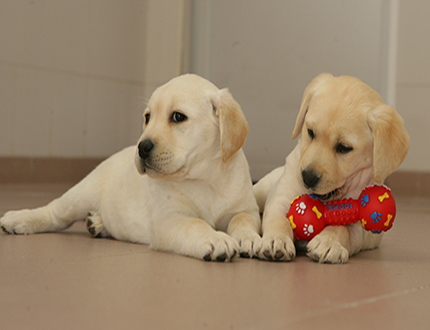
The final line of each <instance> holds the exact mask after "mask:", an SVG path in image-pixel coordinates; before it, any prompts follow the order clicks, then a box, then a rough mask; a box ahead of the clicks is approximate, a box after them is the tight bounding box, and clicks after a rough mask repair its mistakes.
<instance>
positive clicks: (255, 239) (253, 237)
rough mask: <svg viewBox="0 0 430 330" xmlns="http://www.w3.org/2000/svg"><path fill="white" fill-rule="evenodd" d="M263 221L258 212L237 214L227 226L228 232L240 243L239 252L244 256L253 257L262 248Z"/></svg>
mask: <svg viewBox="0 0 430 330" xmlns="http://www.w3.org/2000/svg"><path fill="white" fill-rule="evenodd" d="M260 231H261V221H260V217H259V215H258V214H255V215H254V216H253V215H251V214H249V213H239V214H237V215H235V216H234V217H233V218H232V219H231V221H230V223H229V225H228V228H227V233H228V234H229V235H230V236H231V237H233V238H234V239H236V241H238V243H239V254H240V256H241V257H242V258H252V257H256V256H257V255H258V252H259V251H260V249H261V237H260Z"/></svg>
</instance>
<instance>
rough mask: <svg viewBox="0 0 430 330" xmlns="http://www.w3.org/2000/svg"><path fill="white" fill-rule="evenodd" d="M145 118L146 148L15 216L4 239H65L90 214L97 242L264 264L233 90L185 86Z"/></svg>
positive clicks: (177, 85)
mask: <svg viewBox="0 0 430 330" xmlns="http://www.w3.org/2000/svg"><path fill="white" fill-rule="evenodd" d="M143 116H144V125H143V134H142V136H141V138H140V140H139V142H138V145H137V147H129V148H126V149H124V150H122V151H120V152H118V153H117V154H115V155H113V156H111V157H110V158H108V159H107V160H106V161H104V162H103V163H101V164H100V165H99V166H98V167H97V168H96V169H95V170H94V171H93V172H91V173H90V174H89V175H88V176H87V177H86V178H84V179H83V180H82V181H81V182H80V183H78V184H77V185H76V186H74V187H72V188H71V189H70V190H69V191H68V192H66V193H65V194H64V195H63V196H62V197H60V198H58V199H56V200H54V201H52V202H51V203H49V204H48V205H46V206H44V207H41V208H38V209H34V210H21V211H11V212H8V213H6V214H5V215H4V216H3V217H2V218H1V219H0V225H1V227H2V228H3V230H4V231H5V232H7V233H13V234H33V233H40V232H54V231H60V230H63V229H65V228H67V227H69V226H70V225H72V224H73V223H74V222H75V221H77V220H83V219H85V218H86V217H87V215H88V214H89V212H90V215H89V216H88V218H87V227H88V230H89V231H90V233H91V234H93V236H95V237H113V238H116V239H118V240H124V241H130V242H136V243H147V244H150V246H151V248H153V249H158V250H163V251H170V252H174V253H178V254H182V255H187V256H191V257H195V258H200V259H204V260H207V261H209V260H216V261H225V260H227V261H228V260H231V259H232V258H233V257H234V256H235V255H236V253H237V252H239V253H240V255H241V256H244V257H252V256H254V255H255V254H256V249H258V247H259V243H260V242H261V237H260V236H259V232H260V216H259V213H258V206H257V203H256V201H255V198H254V195H253V191H252V183H251V178H250V174H249V168H248V163H247V161H246V159H245V155H244V153H243V151H242V149H241V147H242V145H243V143H244V142H245V138H246V135H247V133H248V124H247V122H246V120H245V117H244V116H243V113H242V111H241V109H240V106H239V105H238V104H237V103H236V101H235V100H234V99H233V98H232V96H231V95H230V93H229V92H228V90H227V89H222V90H219V89H218V88H217V87H216V86H214V85H213V84H212V83H210V82H209V81H207V80H205V79H203V78H201V77H198V76H196V75H184V76H180V77H177V78H174V79H172V80H171V81H170V82H168V83H166V84H165V85H163V86H161V87H159V88H158V89H157V90H155V92H154V93H153V94H152V96H151V99H150V101H149V104H148V107H147V108H146V109H145V111H144V114H143ZM227 234H228V235H227Z"/></svg>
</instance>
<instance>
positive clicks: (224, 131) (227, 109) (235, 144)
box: [212, 88, 249, 163]
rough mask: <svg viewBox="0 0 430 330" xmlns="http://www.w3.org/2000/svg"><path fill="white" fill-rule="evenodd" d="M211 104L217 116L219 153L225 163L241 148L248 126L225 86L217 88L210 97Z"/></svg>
mask: <svg viewBox="0 0 430 330" xmlns="http://www.w3.org/2000/svg"><path fill="white" fill-rule="evenodd" d="M212 106H213V108H214V110H215V112H216V115H217V116H218V118H219V126H220V135H221V154H222V160H223V162H224V163H225V162H226V161H227V160H229V158H230V157H231V156H233V155H234V153H236V152H237V151H238V150H239V149H240V148H242V146H243V144H244V143H245V140H246V135H247V134H248V131H249V126H248V122H247V121H246V119H245V116H244V115H243V112H242V109H241V108H240V105H239V103H237V102H236V101H235V100H234V99H233V96H232V95H231V94H230V92H229V91H228V89H227V88H225V89H221V90H219V92H218V95H217V96H216V97H214V98H213V99H212Z"/></svg>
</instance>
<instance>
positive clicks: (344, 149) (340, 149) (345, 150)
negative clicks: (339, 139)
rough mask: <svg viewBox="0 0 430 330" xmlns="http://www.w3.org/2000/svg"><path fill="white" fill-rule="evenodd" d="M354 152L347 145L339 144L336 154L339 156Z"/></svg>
mask: <svg viewBox="0 0 430 330" xmlns="http://www.w3.org/2000/svg"><path fill="white" fill-rule="evenodd" d="M352 150H353V148H352V147H350V146H348V145H345V144H342V143H339V144H338V145H337V146H336V152H337V153H338V154H347V153H348V152H351V151H352Z"/></svg>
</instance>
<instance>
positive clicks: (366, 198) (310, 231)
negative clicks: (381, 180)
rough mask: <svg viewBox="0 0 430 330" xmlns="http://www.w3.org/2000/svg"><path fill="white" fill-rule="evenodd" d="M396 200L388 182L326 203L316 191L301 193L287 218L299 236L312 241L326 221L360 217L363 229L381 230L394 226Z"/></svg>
mask: <svg viewBox="0 0 430 330" xmlns="http://www.w3.org/2000/svg"><path fill="white" fill-rule="evenodd" d="M395 217H396V202H395V201H394V198H393V195H392V194H391V190H390V189H389V188H388V187H386V186H380V185H374V186H369V187H366V188H365V189H364V190H363V191H362V192H361V194H360V197H359V198H358V199H352V198H348V199H346V198H345V199H342V200H337V201H333V202H328V203H327V204H324V203H323V202H321V201H320V200H319V199H318V197H316V196H314V195H302V196H299V197H297V198H296V199H294V200H293V201H292V202H291V206H290V210H289V211H288V213H287V218H288V219H289V220H290V222H291V226H292V227H293V232H294V236H295V237H296V238H297V239H298V240H305V241H309V240H311V239H312V238H313V237H314V236H316V235H317V234H319V233H320V232H321V231H322V230H323V229H324V227H325V226H326V225H330V226H341V225H349V224H352V223H355V222H357V221H361V225H362V226H363V228H364V229H366V230H369V231H371V232H372V233H374V234H380V233H381V232H383V231H387V230H389V229H390V228H391V227H392V226H393V221H394V218H395Z"/></svg>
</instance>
